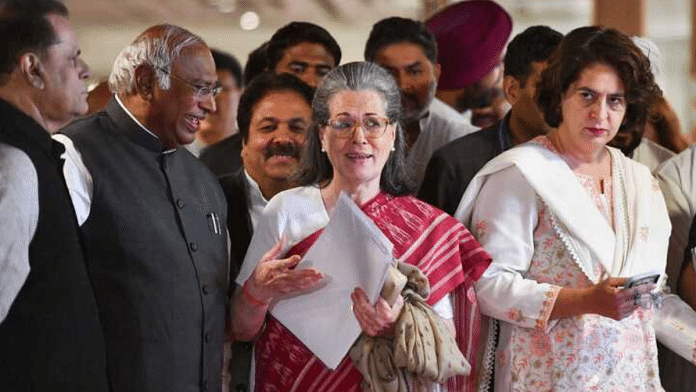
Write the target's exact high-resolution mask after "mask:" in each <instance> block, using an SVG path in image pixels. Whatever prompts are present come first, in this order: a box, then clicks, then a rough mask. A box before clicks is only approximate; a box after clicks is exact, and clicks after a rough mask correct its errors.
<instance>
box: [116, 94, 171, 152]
mask: <svg viewBox="0 0 696 392" xmlns="http://www.w3.org/2000/svg"><path fill="white" fill-rule="evenodd" d="M127 110H128V109H126V108H125V107H122V106H121V104H119V102H118V101H117V100H116V98H115V97H114V98H111V100H110V101H109V104H108V105H107V106H106V112H107V114H108V115H109V117H110V118H111V120H113V122H114V124H115V127H116V129H117V130H118V131H119V132H121V133H123V134H124V135H125V136H126V137H127V138H128V139H130V140H131V141H132V142H134V143H136V144H139V145H141V146H143V147H145V148H147V149H148V150H151V151H154V152H171V151H173V150H171V149H167V148H166V147H165V146H164V144H162V141H161V140H160V139H158V138H157V137H156V136H154V135H153V134H152V133H151V132H150V131H147V130H145V129H143V127H142V125H140V124H138V123H137V122H136V121H135V120H134V119H133V117H132V116H131V115H130V114H129V113H128V112H127Z"/></svg>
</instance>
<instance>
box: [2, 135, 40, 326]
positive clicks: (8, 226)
mask: <svg viewBox="0 0 696 392" xmlns="http://www.w3.org/2000/svg"><path fill="white" fill-rule="evenodd" d="M38 222H39V180H38V177H37V174H36V169H35V168H34V164H33V163H32V162H31V159H30V158H29V156H28V155H27V154H26V153H25V152H24V151H22V150H20V149H18V148H15V147H12V146H10V145H7V144H4V143H0V323H1V322H2V321H3V320H4V319H5V317H7V313H8V312H9V310H10V307H11V306H12V303H13V302H14V300H15V299H16V298H17V294H19V291H20V290H21V288H22V286H23V285H24V282H25V281H26V279H27V276H29V269H30V268H29V244H30V243H31V240H32V239H33V238H34V234H35V232H36V227H37V225H38Z"/></svg>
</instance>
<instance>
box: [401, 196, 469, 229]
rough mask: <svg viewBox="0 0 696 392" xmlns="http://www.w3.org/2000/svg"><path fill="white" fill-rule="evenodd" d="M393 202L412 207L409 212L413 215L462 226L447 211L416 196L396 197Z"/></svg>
mask: <svg viewBox="0 0 696 392" xmlns="http://www.w3.org/2000/svg"><path fill="white" fill-rule="evenodd" d="M393 200H394V201H395V202H396V203H398V204H400V205H401V206H402V207H404V208H408V207H410V208H409V211H410V212H412V213H414V212H416V213H418V214H419V215H422V216H427V217H430V218H431V219H432V220H436V219H437V220H440V221H444V222H447V223H449V224H451V225H461V222H459V221H458V220H457V219H455V218H454V217H452V216H451V215H449V214H448V213H446V212H445V211H443V210H441V209H439V208H437V207H435V206H433V205H430V204H428V203H426V202H424V201H423V200H420V199H418V198H416V197H414V196H410V195H407V196H394V198H393ZM462 227H463V225H462Z"/></svg>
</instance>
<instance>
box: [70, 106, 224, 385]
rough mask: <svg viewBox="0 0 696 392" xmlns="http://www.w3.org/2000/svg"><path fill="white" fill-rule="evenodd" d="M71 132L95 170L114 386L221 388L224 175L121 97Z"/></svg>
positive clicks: (97, 242) (90, 231) (93, 264)
mask: <svg viewBox="0 0 696 392" xmlns="http://www.w3.org/2000/svg"><path fill="white" fill-rule="evenodd" d="M64 132H65V134H66V135H67V136H68V137H70V138H71V139H72V141H73V142H74V144H75V147H76V148H77V150H78V151H79V152H80V153H81V155H82V159H83V161H84V163H85V166H86V167H87V169H88V170H89V172H90V174H91V176H92V179H93V195H92V204H91V208H90V213H89V216H88V218H87V221H86V222H85V223H84V224H83V226H82V229H83V232H84V236H85V249H86V252H87V255H88V257H89V260H90V261H89V265H88V267H89V271H90V273H91V275H92V278H93V282H94V289H95V292H96V295H97V302H98V304H99V309H100V312H101V316H102V320H103V323H104V328H105V334H106V339H107V350H108V351H107V352H108V354H107V366H108V369H109V377H110V381H111V386H112V388H113V390H114V391H115V392H121V391H123V392H137V391H167V392H176V391H182V392H183V391H201V390H202V391H206V390H216V391H218V390H219V389H220V383H221V370H222V340H223V331H224V325H225V315H226V305H227V299H226V293H227V289H228V270H229V266H228V262H227V259H228V258H227V241H226V238H227V236H226V232H225V222H226V219H227V218H226V204H225V198H224V195H223V193H222V190H221V189H220V186H219V184H218V183H217V180H216V179H215V177H213V175H212V174H211V173H210V172H209V171H208V170H207V169H205V167H204V166H203V165H202V164H201V163H200V162H198V160H197V159H196V158H195V157H194V156H193V155H191V154H190V153H189V152H188V151H186V150H185V149H177V150H174V151H172V152H163V151H162V149H163V147H162V144H161V143H160V142H159V140H158V139H156V138H155V137H153V136H152V135H149V134H148V133H147V132H146V131H144V130H143V129H142V128H140V127H139V126H138V125H137V124H136V123H135V122H134V121H133V120H132V119H131V118H130V117H129V116H128V114H127V113H126V112H125V111H124V110H123V109H122V108H121V107H120V106H119V105H118V103H117V102H116V101H115V100H112V101H111V102H110V103H109V105H108V107H107V110H106V111H103V112H100V113H97V114H95V115H93V116H91V117H89V118H86V119H83V120H80V121H77V122H75V123H73V124H71V125H70V126H69V127H67V128H66V129H65V130H64Z"/></svg>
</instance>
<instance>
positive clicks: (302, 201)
mask: <svg viewBox="0 0 696 392" xmlns="http://www.w3.org/2000/svg"><path fill="white" fill-rule="evenodd" d="M321 203H323V201H322V198H321V191H320V190H319V188H318V187H316V186H312V185H310V186H300V187H296V188H290V189H287V190H284V191H282V192H280V193H278V194H277V195H275V196H273V197H272V198H271V200H269V201H268V205H267V206H266V210H267V211H273V210H275V211H283V210H285V211H288V210H298V209H305V208H312V209H313V208H315V207H316V206H317V204H321Z"/></svg>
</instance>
